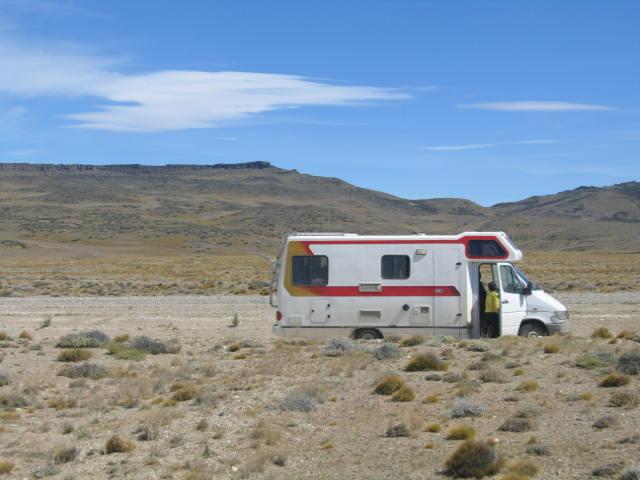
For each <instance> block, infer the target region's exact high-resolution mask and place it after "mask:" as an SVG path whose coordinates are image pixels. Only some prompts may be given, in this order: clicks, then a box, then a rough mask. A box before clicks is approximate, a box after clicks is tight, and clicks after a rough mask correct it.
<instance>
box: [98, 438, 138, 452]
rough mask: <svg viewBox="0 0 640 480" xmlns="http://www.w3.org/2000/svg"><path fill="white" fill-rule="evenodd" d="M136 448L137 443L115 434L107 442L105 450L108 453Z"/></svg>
mask: <svg viewBox="0 0 640 480" xmlns="http://www.w3.org/2000/svg"><path fill="white" fill-rule="evenodd" d="M134 448H135V445H134V444H133V443H132V442H130V441H129V440H126V439H123V438H120V437H119V436H118V435H113V436H112V437H111V438H109V440H107V443H106V444H105V447H104V451H105V453H106V454H107V455H110V454H112V453H127V452H130V451H131V450H133V449H134Z"/></svg>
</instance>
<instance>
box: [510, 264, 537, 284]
mask: <svg viewBox="0 0 640 480" xmlns="http://www.w3.org/2000/svg"><path fill="white" fill-rule="evenodd" d="M511 266H512V267H513V268H514V270H515V271H516V272H518V276H519V277H520V278H521V279H522V280H524V281H525V282H526V283H527V285H529V284H531V290H540V287H538V285H537V284H536V283H535V282H533V281H531V280H529V277H527V274H526V273H524V272H523V271H522V270H520V269H519V268H518V267H516V266H515V265H511Z"/></svg>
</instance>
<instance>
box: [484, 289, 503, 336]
mask: <svg viewBox="0 0 640 480" xmlns="http://www.w3.org/2000/svg"><path fill="white" fill-rule="evenodd" d="M484 317H485V331H484V332H482V334H483V336H486V337H492V338H493V337H497V336H498V327H499V325H500V295H499V294H498V287H497V285H496V283H495V282H489V293H487V299H486V301H485V306H484Z"/></svg>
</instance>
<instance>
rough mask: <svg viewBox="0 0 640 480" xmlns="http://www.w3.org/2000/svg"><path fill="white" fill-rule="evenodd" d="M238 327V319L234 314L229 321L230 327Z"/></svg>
mask: <svg viewBox="0 0 640 480" xmlns="http://www.w3.org/2000/svg"><path fill="white" fill-rule="evenodd" d="M238 325H240V317H239V316H238V314H237V313H234V314H233V318H232V319H231V326H232V327H234V328H235V327H237V326H238Z"/></svg>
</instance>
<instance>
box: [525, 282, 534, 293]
mask: <svg viewBox="0 0 640 480" xmlns="http://www.w3.org/2000/svg"><path fill="white" fill-rule="evenodd" d="M532 290H533V288H532V285H531V282H527V286H526V287H524V290H522V294H523V295H531V291H532Z"/></svg>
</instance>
